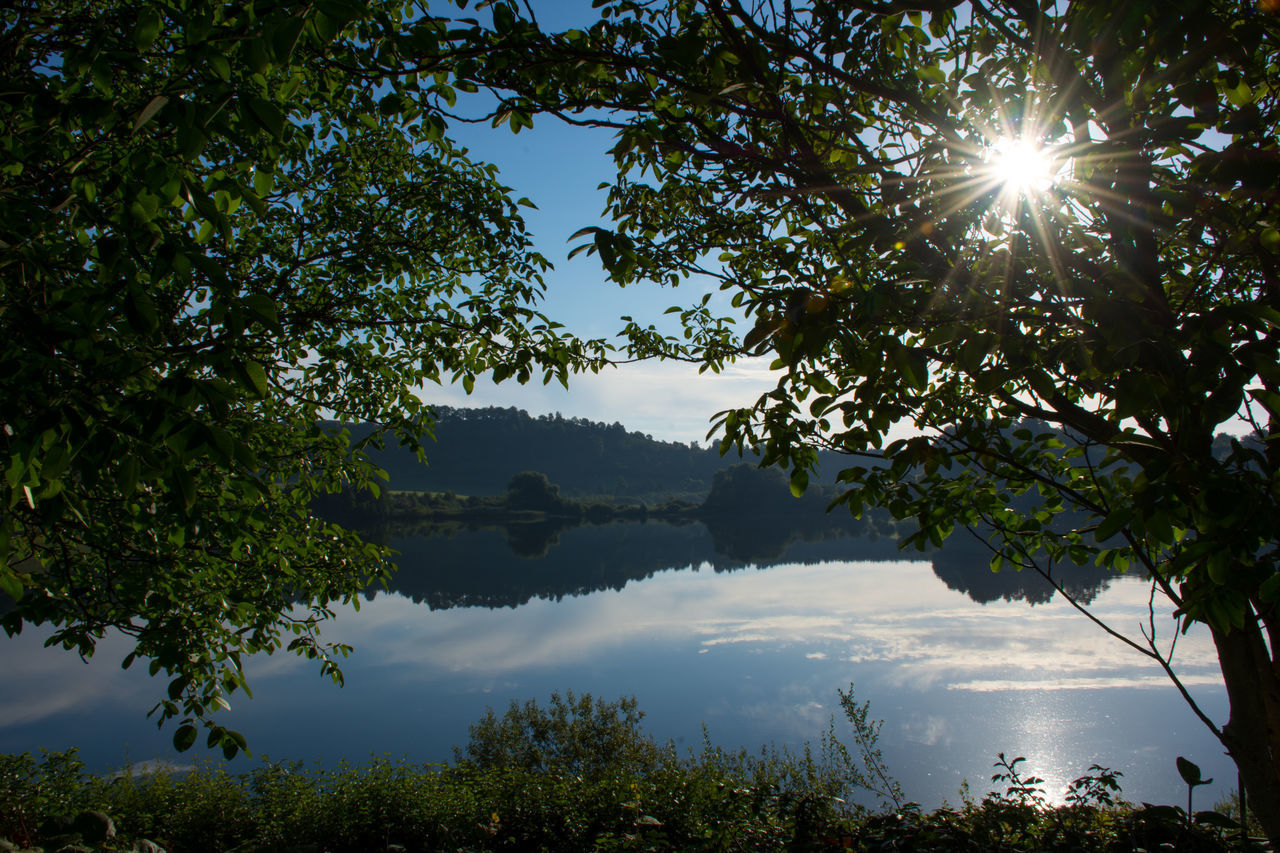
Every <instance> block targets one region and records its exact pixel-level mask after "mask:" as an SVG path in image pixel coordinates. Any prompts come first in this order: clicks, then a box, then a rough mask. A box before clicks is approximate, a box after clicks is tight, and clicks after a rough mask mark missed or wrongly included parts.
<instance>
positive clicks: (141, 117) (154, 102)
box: [133, 95, 169, 133]
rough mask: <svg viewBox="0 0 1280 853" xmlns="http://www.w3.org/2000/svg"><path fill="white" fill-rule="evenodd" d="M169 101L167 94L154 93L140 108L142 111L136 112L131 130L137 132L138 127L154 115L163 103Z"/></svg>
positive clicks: (162, 107) (162, 106) (161, 107)
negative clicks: (136, 115)
mask: <svg viewBox="0 0 1280 853" xmlns="http://www.w3.org/2000/svg"><path fill="white" fill-rule="evenodd" d="M167 103H169V96H168V95H156V96H155V97H154V98H152V99H151V100H150V101H148V102H147V105H146V106H145V107H143V108H142V112H140V113H138V117H137V118H136V119H134V122H133V132H134V133H137V132H138V128H140V127H142V126H143V125H144V124H146V123H147V122H149V121H151V119H152V118H153V117H154V116H155V114H156V113H158V112H160V110H162V109H164V106H165V104H167Z"/></svg>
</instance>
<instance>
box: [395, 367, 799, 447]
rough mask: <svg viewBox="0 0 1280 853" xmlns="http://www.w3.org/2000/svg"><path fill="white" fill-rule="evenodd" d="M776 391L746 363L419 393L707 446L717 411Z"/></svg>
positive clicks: (772, 380)
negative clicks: (710, 369)
mask: <svg viewBox="0 0 1280 853" xmlns="http://www.w3.org/2000/svg"><path fill="white" fill-rule="evenodd" d="M776 384H777V377H776V375H775V374H773V373H771V372H770V371H769V369H768V366H767V362H766V361H765V360H764V359H748V360H744V361H741V362H739V363H737V364H733V365H730V366H728V367H727V368H725V370H724V371H722V372H721V373H719V374H714V373H710V372H707V373H702V374H699V373H698V368H697V366H696V365H689V364H682V363H678V362H656V361H654V362H639V363H636V364H624V365H621V366H619V367H616V368H606V369H605V370H604V371H602V372H600V373H598V374H584V375H581V376H574V377H571V378H570V380H569V388H570V389H571V390H568V391H566V390H565V389H564V388H563V387H561V386H560V384H559V383H554V382H553V383H552V384H549V385H543V384H542V383H541V381H540V380H535V381H533V382H530V383H529V384H527V385H520V384H517V383H515V382H503V383H501V384H494V383H493V382H492V381H490V380H488V379H479V380H477V381H476V385H475V389H474V390H473V391H472V393H471V394H470V395H468V394H466V393H465V392H464V391H463V390H462V387H461V386H458V385H444V386H426V387H424V388H423V389H422V390H421V392H420V393H421V396H422V398H423V399H424V400H427V401H428V402H431V403H438V404H441V405H447V406H458V407H482V406H503V407H506V406H514V407H516V408H518V409H524V410H525V411H527V412H529V413H530V414H533V415H542V414H551V413H553V412H559V413H561V414H562V415H564V416H565V417H569V418H586V419H588V420H592V421H600V422H603V423H615V422H616V423H621V424H622V425H623V426H625V427H626V428H627V429H629V430H633V431H638V432H642V433H646V434H648V435H652V436H653V437H654V438H656V439H659V440H661V441H679V442H688V441H696V442H699V443H702V442H703V441H704V440H705V439H706V435H707V431H708V429H710V426H711V423H710V422H711V418H712V416H713V415H714V414H715V413H716V412H719V411H723V410H725V409H730V408H737V407H742V406H750V405H752V404H753V403H754V402H755V401H756V399H757V398H758V397H759V396H760V395H761V394H763V393H765V392H766V391H769V390H771V389H772V388H773V387H774V386H775V385H776Z"/></svg>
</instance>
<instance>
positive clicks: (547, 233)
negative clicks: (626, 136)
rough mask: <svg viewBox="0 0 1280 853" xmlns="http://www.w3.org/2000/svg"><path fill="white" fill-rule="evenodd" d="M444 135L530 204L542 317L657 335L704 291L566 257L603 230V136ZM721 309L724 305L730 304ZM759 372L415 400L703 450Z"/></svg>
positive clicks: (596, 330)
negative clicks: (605, 426)
mask: <svg viewBox="0 0 1280 853" xmlns="http://www.w3.org/2000/svg"><path fill="white" fill-rule="evenodd" d="M535 9H536V10H537V14H538V16H539V22H540V23H541V24H542V25H543V26H544V27H547V28H554V29H560V28H569V27H573V26H587V25H589V24H590V22H591V21H592V20H594V16H593V14H592V11H591V8H590V2H569V0H556V2H553V3H546V2H543V3H535ZM480 14H482V15H487V12H482V13H480ZM476 109H480V106H479V105H477V107H476ZM459 110H460V111H464V112H466V111H467V104H466V101H465V100H463V101H460V102H459ZM450 136H452V137H453V138H454V139H455V140H456V141H458V142H459V143H461V144H463V145H465V146H466V147H467V148H468V149H469V150H470V152H471V156H472V158H473V159H477V160H482V161H485V162H489V163H493V164H495V165H497V166H498V167H499V169H500V170H501V172H500V177H501V180H502V181H503V183H505V184H507V185H508V186H510V187H511V188H512V192H513V195H514V196H515V197H517V198H519V197H521V196H525V197H528V198H529V199H530V200H532V201H533V202H534V203H535V204H536V205H537V206H538V209H536V210H528V211H526V213H525V220H526V223H527V225H528V227H529V229H530V232H531V233H532V235H533V238H534V242H535V247H536V248H537V250H538V251H539V252H541V253H542V254H543V255H544V256H545V257H546V258H547V259H548V260H550V261H551V262H552V263H553V264H554V265H555V269H554V270H552V271H550V272H549V273H548V274H547V294H546V299H545V301H544V302H543V304H542V306H541V308H542V310H543V311H544V313H546V314H547V315H548V316H549V317H551V318H552V319H554V320H557V321H559V322H561V323H564V324H565V326H566V327H567V328H568V330H569V331H571V332H573V333H575V334H578V335H580V336H583V337H588V338H595V337H612V336H613V335H614V334H615V333H616V332H617V331H618V330H619V329H621V328H622V326H623V325H624V324H623V322H622V321H621V320H620V319H619V318H620V317H622V316H623V315H628V316H632V317H634V318H635V319H636V320H637V321H640V322H642V323H644V324H647V323H650V322H652V323H655V324H658V325H659V326H660V327H661V325H662V321H663V311H664V310H665V309H667V308H668V307H670V306H672V305H676V304H686V305H687V304H691V303H693V302H694V301H696V300H697V299H698V298H700V297H701V295H702V293H703V292H704V291H705V289H706V288H708V287H710V286H711V284H710V283H705V282H704V283H699V282H690V283H689V284H687V285H682V286H681V287H679V288H676V289H672V288H669V287H659V286H657V285H641V286H632V287H627V288H625V289H624V288H621V287H618V286H617V285H616V284H613V283H611V282H609V281H608V280H607V279H606V278H605V275H604V273H603V271H602V270H601V268H600V262H599V259H598V258H597V257H596V256H594V255H587V254H585V253H583V254H580V255H578V256H577V257H576V258H574V259H573V260H569V259H568V254H569V251H570V249H572V248H573V244H571V243H570V242H568V238H569V237H570V235H572V234H573V233H574V232H576V231H578V230H579V229H581V228H583V227H584V226H588V225H596V224H607V223H606V222H605V221H604V220H603V219H602V216H601V212H602V210H603V208H604V204H605V193H604V192H603V191H601V190H599V189H598V187H599V185H600V184H601V183H602V182H606V181H610V180H611V179H612V178H613V176H614V171H613V163H612V160H611V159H610V157H609V155H608V154H607V151H608V149H609V148H610V146H611V145H612V144H613V143H612V133H611V132H608V131H600V130H592V129H588V128H581V127H570V126H568V125H565V124H563V123H561V122H559V121H557V120H555V119H553V118H550V117H539V118H536V119H535V121H534V127H533V129H532V130H528V129H526V130H522V131H521V132H520V133H519V134H513V133H512V132H511V131H510V130H509V129H508V128H507V127H506V126H505V125H504V126H503V127H501V128H497V129H495V128H492V127H489V126H488V125H487V124H483V123H482V124H465V123H457V122H455V123H453V124H451V126H450ZM722 304H723V305H724V306H727V300H724V301H723V302H722ZM726 310H727V307H726ZM767 363H768V360H767V359H751V360H745V361H743V362H740V363H738V364H736V365H732V366H730V367H729V368H728V369H727V370H726V371H725V372H724V373H722V374H720V375H718V376H717V375H713V374H710V373H706V374H702V375H699V374H698V372H697V369H696V367H692V366H689V365H682V364H676V363H659V362H647V363H642V364H631V365H624V366H621V367H618V368H615V369H609V370H606V371H604V372H603V373H601V374H599V375H585V376H578V377H575V378H573V379H571V380H570V382H569V386H570V387H569V390H568V391H566V390H565V389H564V388H562V387H560V386H559V385H558V384H553V385H550V386H544V385H541V384H540V383H530V384H529V385H524V386H521V385H518V384H516V383H515V382H504V383H502V384H501V385H494V384H493V383H491V382H479V381H478V382H477V383H476V386H475V389H474V391H473V392H472V393H471V394H470V395H467V394H466V393H465V392H463V390H462V388H461V386H446V387H444V388H436V387H428V388H426V389H425V391H424V395H423V396H424V397H425V398H426V399H428V400H429V401H430V402H433V403H442V404H447V405H451V406H489V405H496V406H516V407H518V408H522V409H525V410H527V411H529V412H530V413H531V414H535V415H537V414H545V413H550V412H560V413H561V414H563V415H564V416H565V417H584V418H589V419H590V420H594V421H604V422H606V423H614V422H621V423H622V424H623V425H624V426H626V427H627V428H628V429H631V430H638V431H640V432H643V433H648V434H650V435H652V436H653V437H654V438H658V439H663V440H670V441H681V442H688V441H698V442H700V443H701V442H703V441H704V440H705V439H706V434H707V430H708V428H709V421H710V419H711V417H712V415H714V414H715V413H716V412H719V411H721V410H724V409H727V408H731V407H737V406H748V405H750V404H752V403H753V402H755V400H756V398H757V397H758V396H759V395H760V394H761V393H763V392H765V391H767V390H769V389H771V388H772V387H773V386H774V384H775V380H773V379H771V378H770V377H769V374H768V371H767Z"/></svg>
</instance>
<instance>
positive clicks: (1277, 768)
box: [1213, 623, 1280, 845]
mask: <svg viewBox="0 0 1280 853" xmlns="http://www.w3.org/2000/svg"><path fill="white" fill-rule="evenodd" d="M1213 642H1214V645H1216V646H1217V648H1218V662H1219V664H1220V665H1221V667H1222V678H1223V680H1224V681H1225V682H1226V686H1227V700H1228V702H1229V703H1230V708H1231V712H1230V714H1231V716H1230V719H1228V721H1227V724H1226V725H1225V726H1223V727H1222V735H1221V741H1222V744H1223V746H1225V747H1226V748H1227V754H1228V755H1230V756H1231V758H1232V760H1233V761H1235V763H1236V767H1237V768H1239V770H1240V776H1241V778H1242V779H1243V780H1244V789H1245V796H1246V797H1247V798H1248V801H1249V808H1250V810H1251V811H1252V812H1253V813H1254V815H1255V816H1256V817H1257V819H1258V822H1259V823H1261V824H1262V828H1263V831H1264V832H1266V834H1267V837H1268V838H1269V839H1271V841H1272V843H1273V844H1277V845H1280V677H1278V676H1277V671H1276V664H1275V662H1273V661H1272V659H1271V655H1270V653H1269V652H1268V650H1267V646H1266V643H1265V642H1264V640H1263V638H1262V633H1261V631H1260V629H1259V628H1258V626H1257V623H1251V624H1250V625H1248V626H1247V627H1246V628H1243V629H1241V628H1233V629H1232V630H1231V631H1230V632H1227V633H1224V632H1221V631H1218V630H1214V631H1213Z"/></svg>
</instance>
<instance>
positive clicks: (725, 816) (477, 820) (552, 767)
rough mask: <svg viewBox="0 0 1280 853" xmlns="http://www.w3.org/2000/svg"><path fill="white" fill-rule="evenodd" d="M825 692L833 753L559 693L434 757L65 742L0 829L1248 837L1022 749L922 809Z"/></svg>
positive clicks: (355, 838) (545, 842)
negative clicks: (1045, 782)
mask: <svg viewBox="0 0 1280 853" xmlns="http://www.w3.org/2000/svg"><path fill="white" fill-rule="evenodd" d="M840 698H841V704H842V706H843V710H844V713H845V716H846V718H847V720H848V721H849V723H850V724H851V728H852V736H853V737H852V745H850V746H846V744H845V743H843V742H842V741H841V740H840V739H839V738H838V737H837V734H836V729H835V725H834V722H833V724H832V727H831V729H830V731H829V732H828V734H827V735H826V736H824V737H823V739H822V742H821V744H820V747H819V748H818V750H817V754H816V755H815V752H814V751H813V750H810V749H808V748H806V749H805V750H804V751H803V752H802V753H799V754H795V753H790V752H785V751H784V752H778V751H776V750H768V751H764V752H762V753H761V754H760V755H759V756H753V755H749V754H747V753H745V752H738V753H729V752H725V751H724V750H722V749H719V748H717V747H713V746H711V745H709V744H708V745H706V746H704V748H703V749H702V751H701V752H700V753H691V754H689V755H686V756H681V755H679V754H678V753H677V751H676V749H675V747H674V746H673V745H671V744H667V745H659V744H657V743H655V742H654V741H653V740H652V738H651V737H649V736H648V735H647V734H645V733H644V732H643V731H642V730H641V728H640V721H641V718H642V716H643V714H642V713H641V712H640V711H639V710H638V709H637V707H636V703H635V700H634V699H623V700H620V701H617V702H611V703H607V702H603V701H598V700H593V699H592V697H591V696H589V695H584V696H581V697H576V696H574V695H573V694H572V693H570V694H568V695H567V698H562V697H560V696H558V695H553V696H552V698H551V701H550V703H549V705H548V707H546V708H541V707H539V706H538V705H537V704H535V703H533V702H529V703H526V704H525V705H516V704H514V703H513V704H512V706H511V708H510V709H509V710H508V711H507V712H506V713H505V714H504V715H503V716H501V717H499V716H497V715H495V714H494V713H493V712H490V713H489V714H487V715H486V716H485V717H484V718H483V719H481V720H480V721H479V722H477V723H476V724H474V725H473V726H472V727H471V739H470V742H469V743H468V744H467V746H466V748H465V749H458V750H456V755H455V761H454V763H453V764H452V765H449V766H444V765H421V764H413V763H410V762H408V761H407V760H398V761H397V760H391V759H387V758H380V759H374V760H372V761H370V762H368V763H366V764H362V765H358V766H357V765H350V764H342V765H339V766H338V767H336V768H317V769H314V770H304V769H303V768H302V767H301V765H298V764H289V763H280V762H277V763H272V762H266V763H264V764H263V765H262V766H260V767H259V768H257V769H255V770H253V771H252V772H249V773H245V774H240V775H233V774H231V773H228V772H227V770H226V768H225V766H223V765H201V766H198V767H197V768H196V769H195V770H194V771H191V772H187V773H181V774H179V773H173V772H167V771H161V772H154V773H145V774H138V773H127V772H126V773H122V774H117V775H114V776H110V777H95V776H89V775H86V774H85V773H84V767H83V764H82V762H81V761H80V760H79V758H78V757H77V756H76V754H75V752H74V751H71V752H67V753H45V755H44V756H43V757H42V758H41V759H36V758H33V757H32V756H30V755H20V756H14V755H8V756H3V757H0V836H2V837H4V838H7V839H9V841H10V842H12V843H13V844H15V845H21V846H24V847H27V848H33V847H40V848H43V849H46V850H58V849H67V848H65V847H64V845H65V844H67V843H68V842H69V841H72V842H74V841H80V842H81V843H82V845H83V844H85V843H87V844H88V846H81V847H78V848H75V847H73V848H70V849H78V850H110V851H154V850H156V849H157V847H160V848H163V849H165V850H168V851H170V853H179V851H181V853H187V851H238V853H248V851H301V850H317V851H318V850H329V851H370V850H465V851H473V850H474V851H481V850H548V851H553V850H566V851H567V850H840V849H852V850H866V851H871V850H967V851H986V850H991V851H1006V850H1007V851H1022V850H1027V851H1031V850H1063V851H1067V850H1104V851H1120V850H1125V851H1127V850H1138V849H1144V850H1196V851H1202V850H1203V851H1215V850H1235V849H1266V848H1265V847H1262V846H1259V845H1256V844H1255V843H1254V842H1251V841H1249V840H1248V839H1247V838H1243V837H1242V836H1241V834H1240V832H1239V827H1238V824H1237V823H1235V822H1233V821H1232V820H1231V819H1229V818H1228V817H1226V816H1224V815H1222V814H1219V813H1217V812H1198V813H1195V815H1194V817H1193V818H1192V819H1190V820H1188V817H1187V812H1185V811H1183V810H1182V809H1181V808H1179V807H1176V806H1149V805H1145V804H1144V805H1143V806H1141V807H1134V806H1132V805H1130V804H1128V803H1125V802H1124V801H1122V800H1121V799H1120V785H1119V782H1118V778H1117V777H1118V776H1119V775H1120V774H1119V773H1116V772H1114V771H1111V770H1108V769H1106V768H1102V767H1098V766H1096V765H1095V766H1094V767H1091V768H1089V772H1088V774H1087V775H1085V776H1082V777H1081V778H1079V779H1077V780H1076V781H1075V782H1073V783H1072V785H1071V786H1070V788H1069V789H1068V791H1067V792H1066V797H1065V799H1066V805H1063V806H1059V807H1051V806H1049V804H1048V801H1047V799H1046V797H1045V792H1044V790H1043V789H1042V787H1041V785H1042V781H1041V780H1040V779H1037V778H1035V777H1031V776H1027V775H1024V774H1022V773H1021V772H1020V771H1019V769H1018V765H1019V764H1020V763H1021V762H1022V761H1023V759H1022V758H1014V759H1011V760H1009V759H1006V758H1005V756H1003V755H1001V756H1000V759H999V762H998V763H997V765H996V767H997V768H998V770H999V772H997V773H996V774H995V775H994V776H993V777H992V780H993V782H995V783H997V784H998V785H1000V786H1001V787H1003V788H1004V791H1003V792H998V791H997V792H992V793H990V794H988V795H987V796H985V797H984V798H983V799H981V800H980V801H975V800H973V799H972V798H971V797H969V796H968V795H967V792H963V791H962V792H961V794H962V803H961V805H960V807H959V808H951V807H949V806H944V807H942V808H940V809H937V810H935V811H932V812H925V811H923V810H922V809H921V808H920V806H918V805H917V804H915V803H909V802H905V801H904V798H903V794H902V791H901V789H900V788H899V786H898V784H897V783H896V782H895V781H894V780H893V779H892V777H891V776H890V775H889V774H888V772H887V770H886V768H885V765H884V762H883V759H882V758H881V755H880V752H879V750H878V748H877V746H876V743H877V739H878V735H879V723H878V722H875V721H871V720H869V719H868V706H867V704H865V703H861V704H860V703H857V702H856V701H855V700H854V698H853V695H852V692H850V693H844V692H841V694H840ZM1180 769H1181V768H1180ZM1197 772H1198V771H1197ZM1184 778H1186V774H1185V773H1184ZM1188 781H1189V782H1190V780H1188ZM86 811H97V812H102V813H105V814H106V815H110V817H111V818H112V819H113V822H114V825H113V831H114V832H115V833H116V834H115V835H114V836H113V837H103V836H105V835H106V833H100V834H99V835H98V836H97V837H95V838H77V837H75V835H74V832H69V830H74V828H75V826H76V825H77V823H78V821H76V820H75V819H73V818H71V817H70V816H71V815H76V814H81V815H83V813H85V812H86ZM3 843H4V842H0V848H3ZM6 849H7V848H6Z"/></svg>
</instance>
